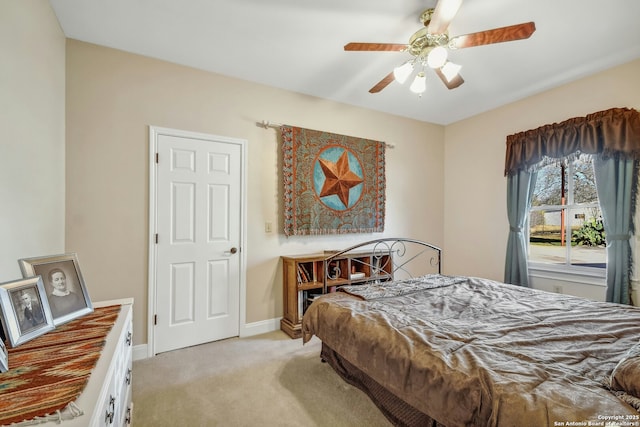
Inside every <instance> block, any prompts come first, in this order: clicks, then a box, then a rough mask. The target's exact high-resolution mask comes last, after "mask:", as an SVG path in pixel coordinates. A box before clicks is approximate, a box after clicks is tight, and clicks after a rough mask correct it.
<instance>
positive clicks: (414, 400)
mask: <svg viewBox="0 0 640 427" xmlns="http://www.w3.org/2000/svg"><path fill="white" fill-rule="evenodd" d="M428 287H429V289H426V290H415V289H412V290H411V291H409V292H408V293H406V294H404V295H399V296H393V297H385V296H384V295H380V294H379V293H378V294H376V293H375V292H374V293H373V294H370V295H369V297H371V299H369V300H363V298H362V297H357V296H354V295H349V294H348V293H345V292H337V293H332V294H327V295H324V296H322V297H320V298H318V299H317V300H316V301H315V302H314V303H313V304H312V305H311V306H310V307H309V309H308V310H307V312H306V313H305V315H304V318H303V324H302V332H303V339H304V342H307V341H308V340H309V339H310V338H311V336H313V335H316V336H317V337H318V338H320V339H321V340H322V341H323V342H324V343H326V344H327V345H328V346H330V347H331V348H332V349H333V350H335V351H336V352H337V353H338V354H340V355H341V356H342V357H343V358H345V359H346V360H347V361H349V362H350V363H352V364H354V365H355V366H357V367H359V368H360V369H361V370H362V371H363V372H364V373H366V374H367V375H369V376H370V377H371V378H372V379H374V380H375V381H377V382H378V383H380V384H382V385H384V386H385V387H386V388H387V389H389V390H390V391H391V392H393V393H394V394H396V395H397V396H399V397H401V398H402V399H403V400H405V401H406V402H407V403H409V404H410V405H412V406H413V407H415V408H417V409H418V410H420V411H422V412H424V413H425V414H427V415H429V416H430V417H432V418H434V419H435V420H436V421H438V422H440V423H442V424H444V425H446V426H448V427H455V426H547V425H548V426H560V425H587V423H588V422H589V421H591V422H602V424H592V425H605V422H606V421H607V420H611V419H612V418H611V417H621V418H617V420H618V422H619V423H620V424H618V425H637V424H636V423H638V412H636V411H635V410H634V409H633V408H632V407H631V406H629V405H628V404H626V403H624V402H623V401H622V400H620V399H619V398H618V397H616V396H615V395H614V394H613V393H612V392H611V391H609V390H608V389H606V388H605V387H604V386H603V385H602V382H603V380H605V378H607V376H609V375H610V374H611V372H612V370H613V368H614V367H615V365H616V364H617V363H618V361H619V360H620V359H621V358H622V357H623V356H624V354H625V353H626V352H627V351H628V350H629V349H630V348H631V347H632V346H633V345H635V344H636V343H638V341H639V339H640V309H638V308H634V307H629V306H622V305H614V304H608V303H601V302H594V301H589V300H585V299H581V298H576V297H571V296H567V295H559V294H551V293H546V292H541V291H535V290H532V289H528V288H521V287H516V286H511V285H505V284H502V283H498V282H494V281H490V280H486V279H478V278H468V279H467V280H464V281H457V280H450V281H447V282H446V283H444V282H443V283H442V284H441V285H440V286H435V287H431V286H428ZM374 290H375V289H374ZM372 295H373V296H372ZM366 297H367V296H366V295H365V298H366ZM627 421H630V422H631V423H626V422H627ZM583 422H584V424H581V423H583ZM576 423H579V424H576ZM625 423H626V424H625Z"/></svg>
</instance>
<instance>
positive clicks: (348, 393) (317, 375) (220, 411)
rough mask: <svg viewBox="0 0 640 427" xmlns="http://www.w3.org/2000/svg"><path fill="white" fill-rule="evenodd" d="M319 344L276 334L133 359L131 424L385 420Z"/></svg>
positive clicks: (334, 425)
mask: <svg viewBox="0 0 640 427" xmlns="http://www.w3.org/2000/svg"><path fill="white" fill-rule="evenodd" d="M320 345H321V344H320V341H319V340H318V339H316V338H314V339H313V340H312V341H310V342H309V343H307V344H305V345H304V346H303V345H302V340H300V339H297V340H292V339H290V338H289V337H288V336H287V335H285V334H284V333H283V332H281V331H275V332H270V333H268V334H263V335H258V336H253V337H248V338H232V339H228V340H223V341H218V342H214V343H209V344H203V345H199V346H195V347H189V348H186V349H182V350H176V351H172V352H167V353H163V354H160V355H158V356H156V357H154V358H150V359H144V360H139V361H136V362H134V364H133V404H134V407H133V408H134V409H133V423H132V425H134V426H136V427H145V426H153V427H163V426H167V427H169V426H170V427H175V426H188V427H198V426H203V427H204V426H206V427H209V426H258V425H259V426H331V427H339V426H367V427H377V426H380V427H383V426H384V427H388V426H389V425H391V424H390V423H389V422H388V421H387V419H386V418H385V417H384V415H382V413H381V412H380V411H379V410H378V409H377V408H376V406H375V405H374V404H373V403H372V402H371V401H370V400H369V398H368V397H367V396H366V395H365V394H364V393H363V392H361V391H360V390H358V389H356V388H355V387H352V386H350V385H349V384H347V383H345V382H344V381H343V380H342V379H341V378H340V377H339V376H338V375H337V374H336V373H335V372H334V371H333V369H332V368H331V367H330V366H329V365H327V364H326V363H322V362H321V361H320Z"/></svg>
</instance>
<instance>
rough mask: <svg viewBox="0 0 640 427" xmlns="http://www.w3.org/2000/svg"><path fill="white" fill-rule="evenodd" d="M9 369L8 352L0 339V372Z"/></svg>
mask: <svg viewBox="0 0 640 427" xmlns="http://www.w3.org/2000/svg"><path fill="white" fill-rule="evenodd" d="M8 370H9V353H7V347H5V345H4V341H2V340H0V374H1V373H3V372H7V371H8Z"/></svg>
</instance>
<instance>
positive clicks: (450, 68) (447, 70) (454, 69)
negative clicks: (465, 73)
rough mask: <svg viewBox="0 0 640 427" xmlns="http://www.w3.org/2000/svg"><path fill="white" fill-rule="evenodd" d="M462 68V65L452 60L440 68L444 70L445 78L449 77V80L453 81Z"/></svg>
mask: <svg viewBox="0 0 640 427" xmlns="http://www.w3.org/2000/svg"><path fill="white" fill-rule="evenodd" d="M461 68H462V66H461V65H458V64H454V63H453V62H451V61H447V62H446V63H445V64H444V65H443V66H442V68H440V71H442V74H443V75H444V77H445V79H447V81H448V82H451V80H453V79H454V78H455V77H456V76H457V75H458V73H459V72H460V69H461Z"/></svg>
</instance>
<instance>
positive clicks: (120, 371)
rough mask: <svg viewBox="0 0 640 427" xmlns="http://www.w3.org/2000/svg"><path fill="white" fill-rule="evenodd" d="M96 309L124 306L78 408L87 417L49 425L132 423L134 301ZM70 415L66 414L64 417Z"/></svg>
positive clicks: (101, 304)
mask: <svg viewBox="0 0 640 427" xmlns="http://www.w3.org/2000/svg"><path fill="white" fill-rule="evenodd" d="M93 305H94V307H96V308H97V307H105V306H109V305H122V310H121V311H120V315H119V316H118V318H117V320H116V322H115V324H114V325H113V328H112V329H111V331H110V332H109V334H108V335H107V341H106V343H105V346H104V349H103V350H102V353H101V355H100V359H98V362H97V363H96V366H95V368H94V369H93V371H92V372H91V376H90V377H89V381H88V382H87V386H86V387H85V389H84V391H83V392H82V394H81V395H80V397H78V399H77V400H76V402H75V403H76V405H77V406H78V408H80V409H81V410H82V411H83V412H84V415H81V416H79V417H77V418H73V419H69V420H65V421H63V422H62V423H61V424H57V423H55V422H49V423H47V424H46V425H47V426H49V425H57V426H59V427H120V426H128V425H130V424H131V417H132V415H133V414H132V410H133V403H132V401H131V379H132V376H131V374H132V366H133V365H132V364H133V351H132V349H133V335H132V332H133V324H132V315H133V298H128V299H122V300H113V301H101V302H97V303H94V304H93ZM65 415H67V414H65Z"/></svg>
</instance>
